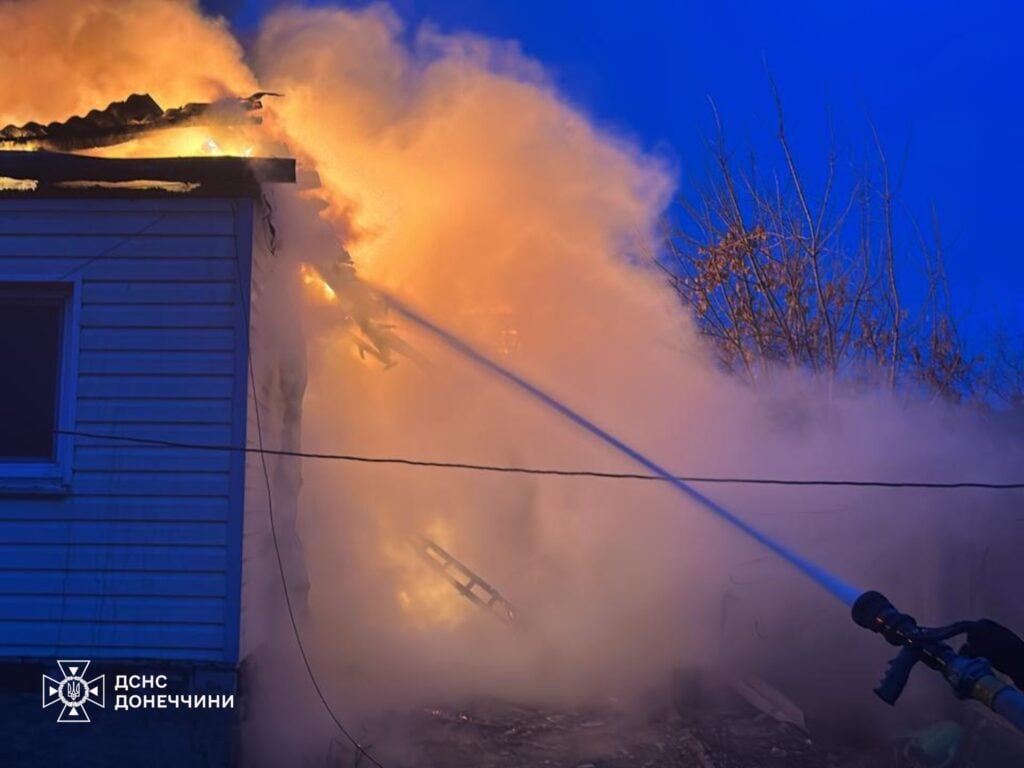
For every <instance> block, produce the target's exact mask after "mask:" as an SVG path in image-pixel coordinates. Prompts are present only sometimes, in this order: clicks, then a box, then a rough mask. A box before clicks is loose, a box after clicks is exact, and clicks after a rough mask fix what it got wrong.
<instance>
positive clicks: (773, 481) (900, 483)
mask: <svg viewBox="0 0 1024 768" xmlns="http://www.w3.org/2000/svg"><path fill="white" fill-rule="evenodd" d="M55 432H56V433H57V434H58V435H72V436H77V437H88V438H93V439H103V440H115V441H121V442H126V443H135V444H141V445H153V446H163V447H166V448H187V449H193V450H202V451H222V452H228V453H257V454H265V455H269V456H290V457H295V458H300V459H318V460H323V461H345V462H352V463H357V464H397V465H401V466H407V467H426V468H431V469H456V470H468V471H472V472H493V473H500V474H515V475H544V476H551V477H590V478H598V479H604V480H656V481H660V482H665V478H663V477H661V476H660V475H653V474H644V473H641V472H604V471H600V470H592V469H555V468H549V467H521V466H514V465H502V464H475V463H469V462H461V461H432V460H426V459H410V458H404V457H395V456H364V455H359V454H350V453H316V452H311V451H286V450H275V449H272V448H250V447H247V446H239V445H214V444H210V443H185V442H178V441H174V440H160V439H156V438H147V437H129V436H127V435H114V434H104V433H100V432H85V431H79V430H66V429H58V430H55ZM676 479H677V480H682V481H684V482H687V483H719V484H724V485H779V486H795V487H812V486H826V487H851V488H907V489H911V488H921V489H930V490H955V489H981V490H990V491H1010V490H1024V482H1007V483H989V482H975V481H966V480H965V481H959V480H958V481H953V482H945V483H943V482H926V481H913V480H828V479H809V480H797V479H788V478H775V477H730V476H701V475H678V476H676Z"/></svg>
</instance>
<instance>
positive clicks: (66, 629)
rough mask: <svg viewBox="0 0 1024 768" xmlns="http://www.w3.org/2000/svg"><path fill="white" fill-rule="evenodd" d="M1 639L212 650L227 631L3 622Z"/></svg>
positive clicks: (15, 642)
mask: <svg viewBox="0 0 1024 768" xmlns="http://www.w3.org/2000/svg"><path fill="white" fill-rule="evenodd" d="M0 637H2V638H3V639H4V644H11V645H46V644H48V643H54V642H60V643H72V644H79V643H81V644H83V645H89V646H92V645H93V644H100V645H110V646H117V645H125V646H142V647H145V646H147V645H170V646H173V647H175V648H203V649H206V650H213V649H217V648H220V647H221V645H222V644H223V642H224V629H223V627H214V626H207V625H204V624H183V625H179V626H168V625H152V624H77V623H75V624H71V623H65V624H59V623H57V622H44V621H39V622H36V621H2V620H0Z"/></svg>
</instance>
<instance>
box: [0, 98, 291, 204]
mask: <svg viewBox="0 0 1024 768" xmlns="http://www.w3.org/2000/svg"><path fill="white" fill-rule="evenodd" d="M267 95H272V94H268V93H266V92H261V93H255V94H253V95H252V96H248V97H246V98H229V99H221V100H220V101H216V102H212V103H192V104H186V105H184V106H183V107H177V108H175V109H167V110H165V109H162V108H161V107H160V105H159V104H157V103H156V101H154V100H153V98H152V97H150V96H149V95H147V94H133V95H132V96H129V97H128V98H127V99H125V100H124V101H116V102H113V103H112V104H110V105H108V106H107V108H106V109H102V110H100V109H94V110H92V111H91V112H89V113H88V114H87V115H86V116H85V117H71V118H69V119H67V120H65V121H63V122H53V123H49V124H48V125H42V124H41V123H26V124H25V125H20V126H14V125H9V126H7V127H6V128H4V129H2V130H0V197H12V196H18V197H20V196H24V195H35V196H51V197H55V196H59V197H83V196H85V197H97V196H105V197H109V196H124V195H130V196H133V197H136V196H146V195H167V194H179V195H180V194H189V195H194V196H207V197H209V196H218V197H237V196H246V197H250V196H255V195H258V194H259V190H260V185H261V184H264V183H294V182H295V161H294V160H292V159H290V158H266V157H226V156H218V157H162V158H142V159H135V158H123V159H122V158H104V157H91V156H85V155H77V154H71V153H69V151H70V150H83V149H94V148H96V147H105V146H111V145H114V144H120V143H123V142H126V141H130V140H132V139H135V138H138V137H139V136H141V135H143V134H147V133H152V132H155V131H162V130H168V129H171V128H182V127H187V126H196V125H212V124H216V125H241V124H253V123H259V122H260V118H259V117H258V116H257V115H255V114H254V113H255V112H256V111H258V110H259V109H261V108H262V106H263V104H262V101H261V99H262V98H263V97H264V96H267ZM54 150H57V151H54Z"/></svg>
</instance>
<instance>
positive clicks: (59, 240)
mask: <svg viewBox="0 0 1024 768" xmlns="http://www.w3.org/2000/svg"><path fill="white" fill-rule="evenodd" d="M151 218H153V217H151ZM235 247H236V243H235V239H234V238H233V237H222V236H219V237H214V236H210V235H207V236H205V237H192V236H190V235H152V234H150V233H149V232H145V233H142V234H137V235H134V236H132V235H124V236H118V235H96V234H90V233H88V232H83V233H79V234H76V235H43V234H37V235H32V236H23V235H17V236H14V235H4V236H0V258H7V259H9V258H14V257H18V258H34V259H40V258H54V259H69V258H81V259H83V260H84V259H92V258H100V259H102V260H106V261H112V260H117V259H129V258H146V259H189V258H191V259H224V260H231V261H233V260H234V259H235V258H237V255H236V253H235Z"/></svg>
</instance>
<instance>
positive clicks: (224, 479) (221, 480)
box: [0, 470, 229, 541]
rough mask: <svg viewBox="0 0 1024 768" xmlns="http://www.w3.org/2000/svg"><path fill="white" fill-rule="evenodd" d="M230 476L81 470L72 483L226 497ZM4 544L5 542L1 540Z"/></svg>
mask: <svg viewBox="0 0 1024 768" xmlns="http://www.w3.org/2000/svg"><path fill="white" fill-rule="evenodd" d="M228 479H229V478H228V476H227V475H226V474H224V473H220V472H212V473H202V474H200V473H198V472H191V473H185V472H126V471H121V472H116V473H111V472H92V471H89V470H79V471H77V472H75V474H74V477H73V478H72V481H71V487H72V490H73V491H74V492H75V493H107V494H111V495H117V494H122V495H126V496H127V495H133V494H142V495H151V496H226V495H227V493H228V490H229V484H228ZM0 541H2V539H0Z"/></svg>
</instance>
